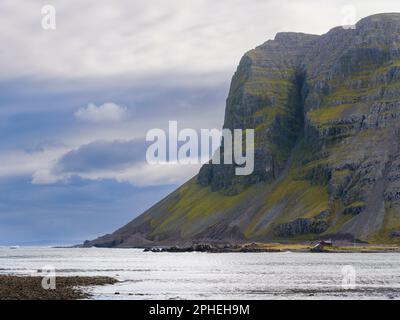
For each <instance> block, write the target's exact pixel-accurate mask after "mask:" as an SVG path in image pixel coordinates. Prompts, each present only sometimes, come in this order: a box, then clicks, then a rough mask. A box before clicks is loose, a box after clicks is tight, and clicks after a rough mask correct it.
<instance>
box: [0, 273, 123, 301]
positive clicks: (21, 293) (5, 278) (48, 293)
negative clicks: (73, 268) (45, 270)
mask: <svg viewBox="0 0 400 320" xmlns="http://www.w3.org/2000/svg"><path fill="white" fill-rule="evenodd" d="M42 279H43V278H42V277H36V276H35V277H26V276H9V275H0V300H75V299H87V298H90V295H89V294H88V293H86V292H85V291H84V290H83V289H82V288H81V287H85V286H97V285H105V284H113V283H116V282H117V280H116V279H113V278H110V277H57V278H56V289H54V290H51V289H49V290H45V289H43V287H42Z"/></svg>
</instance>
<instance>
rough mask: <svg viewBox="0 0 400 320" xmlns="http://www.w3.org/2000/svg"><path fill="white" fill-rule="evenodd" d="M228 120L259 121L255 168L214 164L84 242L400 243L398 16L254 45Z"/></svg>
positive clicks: (245, 124)
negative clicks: (247, 171) (244, 172)
mask: <svg viewBox="0 0 400 320" xmlns="http://www.w3.org/2000/svg"><path fill="white" fill-rule="evenodd" d="M224 128H231V129H233V128H241V129H246V128H254V129H255V170H254V172H253V174H251V175H249V176H236V175H235V173H234V169H235V167H234V165H213V164H206V165H204V166H203V167H202V168H201V170H200V172H199V174H198V175H197V176H196V177H195V178H193V179H191V180H190V181H188V182H187V183H185V184H184V185H183V186H181V187H180V188H178V189H177V190H176V191H174V192H173V193H171V194H170V195H169V196H167V197H166V198H165V199H163V200H162V201H160V202H159V203H157V204H156V205H155V206H153V207H152V208H150V209H149V210H147V211H146V212H144V213H143V214H142V215H141V216H139V217H137V218H136V219H134V220H133V221H132V222H130V223H128V224H127V225H125V226H124V227H122V228H121V229H119V230H117V231H115V232H114V233H113V234H110V235H105V236H102V237H100V238H98V239H95V240H93V241H88V242H86V243H85V245H86V246H107V247H133V246H152V245H159V244H169V245H171V244H183V243H191V242H199V241H203V242H214V241H229V242H232V241H238V242H241V241H283V240H285V241H301V240H310V239H316V238H319V239H323V238H335V239H345V240H349V241H353V240H354V239H360V240H363V241H368V242H374V243H400V149H399V146H400V144H399V141H400V140H399V138H400V13H386V14H378V15H373V16H370V17H367V18H364V19H362V20H360V21H359V22H358V23H357V24H356V26H355V28H352V29H349V28H346V29H345V28H343V27H336V28H334V29H332V30H330V31H329V32H328V33H326V34H324V35H321V36H318V35H308V34H302V33H290V32H288V33H278V34H277V35H276V37H275V39H274V40H269V41H267V42H265V43H264V44H262V45H261V46H259V47H257V48H255V49H253V50H250V51H249V52H247V53H246V54H245V55H244V56H243V58H242V59H241V61H240V64H239V66H238V68H237V71H236V73H235V74H234V76H233V78H232V83H231V87H230V92H229V96H228V98H227V103H226V113H225V122H224ZM221 153H223V150H221Z"/></svg>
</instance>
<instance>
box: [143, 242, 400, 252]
mask: <svg viewBox="0 0 400 320" xmlns="http://www.w3.org/2000/svg"><path fill="white" fill-rule="evenodd" d="M143 251H144V252H209V253H229V252H287V251H291V252H315V253H322V252H324V253H356V252H359V253H379V252H381V253H382V252H400V247H398V246H387V245H371V244H364V243H363V244H360V243H358V244H350V243H337V244H332V243H330V242H326V241H320V242H317V243H254V242H253V243H247V244H215V243H212V244H193V245H189V246H170V247H167V246H165V247H147V248H145V249H144V250H143Z"/></svg>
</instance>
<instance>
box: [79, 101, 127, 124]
mask: <svg viewBox="0 0 400 320" xmlns="http://www.w3.org/2000/svg"><path fill="white" fill-rule="evenodd" d="M74 115H75V117H76V118H77V119H78V120H80V121H85V122H93V123H104V122H120V121H123V120H124V119H125V118H126V115H127V108H126V107H121V106H119V105H117V104H115V103H112V102H108V103H104V104H102V105H100V106H98V107H97V106H96V105H94V104H92V103H91V104H89V105H88V106H87V107H85V108H81V109H79V110H78V111H76V112H75V113H74Z"/></svg>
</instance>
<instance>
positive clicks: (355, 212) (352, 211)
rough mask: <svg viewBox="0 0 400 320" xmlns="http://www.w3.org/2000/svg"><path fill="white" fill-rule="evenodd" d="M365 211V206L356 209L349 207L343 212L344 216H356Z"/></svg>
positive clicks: (355, 207)
mask: <svg viewBox="0 0 400 320" xmlns="http://www.w3.org/2000/svg"><path fill="white" fill-rule="evenodd" d="M364 209H365V205H362V206H354V207H347V208H345V209H344V210H343V214H345V215H349V214H350V215H353V216H356V215H358V214H360V213H361V212H362V211H363V210H364Z"/></svg>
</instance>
